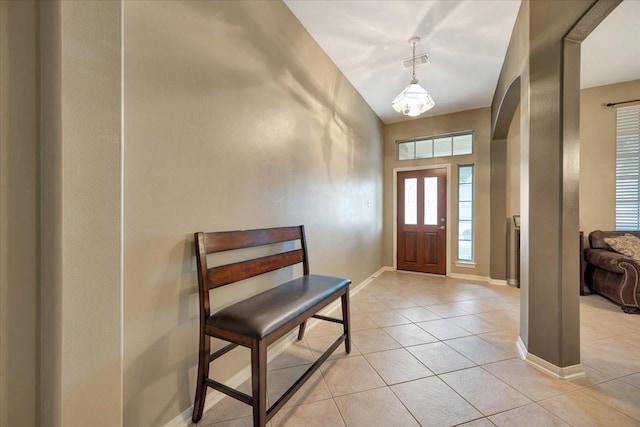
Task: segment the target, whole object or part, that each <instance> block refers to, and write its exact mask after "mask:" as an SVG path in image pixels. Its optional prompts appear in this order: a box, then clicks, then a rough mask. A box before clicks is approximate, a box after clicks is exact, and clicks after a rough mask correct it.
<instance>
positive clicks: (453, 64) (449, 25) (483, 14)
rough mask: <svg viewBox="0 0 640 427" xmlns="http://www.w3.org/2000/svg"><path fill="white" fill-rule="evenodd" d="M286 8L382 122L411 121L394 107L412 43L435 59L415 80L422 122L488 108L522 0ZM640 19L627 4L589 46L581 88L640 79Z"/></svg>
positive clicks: (401, 0)
mask: <svg viewBox="0 0 640 427" xmlns="http://www.w3.org/2000/svg"><path fill="white" fill-rule="evenodd" d="M284 1H285V3H286V4H287V6H288V7H289V9H291V11H292V12H293V13H294V15H295V16H296V17H297V18H298V20H299V21H300V22H301V23H302V25H304V27H305V28H306V29H307V31H309V33H310V34H311V36H312V37H313V38H314V39H315V40H316V42H317V43H318V44H319V45H320V47H321V48H322V49H323V50H324V51H325V52H326V53H327V55H328V56H329V57H330V58H331V59H332V60H333V62H334V63H335V64H336V66H337V67H338V68H339V69H340V71H342V73H343V74H344V75H345V76H346V78H347V79H348V80H349V81H350V82H351V84H353V86H354V87H355V88H356V90H358V92H359V93H360V94H361V95H362V97H363V98H364V100H365V101H366V102H367V103H368V104H369V105H370V106H371V108H372V109H373V110H374V111H375V113H376V114H377V115H378V116H379V117H380V118H381V119H382V121H383V122H384V123H394V122H399V121H403V120H411V119H412V118H411V117H406V116H403V115H402V114H400V113H397V112H396V111H395V110H393V108H391V101H392V100H393V98H395V97H396V95H398V93H400V92H401V91H402V90H403V89H404V88H405V87H406V86H407V85H408V84H409V81H410V80H411V69H405V68H404V67H403V65H402V60H403V59H407V58H409V59H410V58H411V45H410V44H409V43H408V40H409V39H410V38H411V37H414V36H418V37H420V38H421V41H420V42H419V43H418V44H417V45H416V55H420V54H421V53H428V54H429V57H430V61H429V62H427V63H426V64H424V65H419V66H417V67H416V74H417V78H418V80H419V81H420V84H421V85H422V86H423V87H424V88H425V89H426V90H427V91H428V92H429V93H430V94H431V96H432V97H433V99H434V100H435V102H436V106H435V107H434V108H433V109H431V110H429V111H428V112H427V113H425V114H423V115H421V116H420V117H427V116H435V115H441V114H447V113H452V112H456V111H464V110H469V109H473V108H480V107H487V106H489V105H491V100H492V98H493V93H494V91H495V88H496V84H497V81H498V76H499V74H500V69H501V68H502V63H503V61H504V57H505V53H506V50H507V46H508V45H509V39H510V37H511V32H512V30H513V25H514V23H515V20H516V15H517V13H518V9H519V8H520V0H483V1H477V0H460V1H442V0H424V1H411V0H409V1H405V0H389V1H386V0H369V1H367V0H355V1H344V0H343V1H337V0H314V1H309V0H284ZM638 17H640V1H635V0H625V1H624V2H623V3H622V4H621V5H620V6H618V8H616V9H615V10H614V11H613V12H612V13H611V15H609V17H607V19H606V20H605V21H604V22H603V23H602V24H601V25H600V26H599V27H598V28H597V29H596V30H595V31H594V32H593V33H592V34H591V35H590V36H589V37H588V38H587V40H585V42H584V43H583V49H582V60H583V66H582V84H583V87H592V86H599V85H602V84H609V83H615V82H620V81H627V80H634V79H637V78H640V31H637V20H638ZM634 26H636V27H635V28H636V31H635V32H634V31H633V29H634ZM632 53H633V54H632Z"/></svg>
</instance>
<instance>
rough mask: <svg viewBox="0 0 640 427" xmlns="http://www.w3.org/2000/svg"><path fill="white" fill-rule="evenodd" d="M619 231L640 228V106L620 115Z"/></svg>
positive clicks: (618, 157) (618, 144)
mask: <svg viewBox="0 0 640 427" xmlns="http://www.w3.org/2000/svg"><path fill="white" fill-rule="evenodd" d="M616 230H640V106H638V105H636V106H631V107H621V108H618V111H617V115H616Z"/></svg>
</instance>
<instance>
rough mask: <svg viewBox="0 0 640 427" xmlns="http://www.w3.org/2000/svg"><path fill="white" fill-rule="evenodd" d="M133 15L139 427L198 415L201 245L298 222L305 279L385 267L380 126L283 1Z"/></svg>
mask: <svg viewBox="0 0 640 427" xmlns="http://www.w3.org/2000/svg"><path fill="white" fill-rule="evenodd" d="M124 14H125V33H124V34H125V39H124V49H125V61H124V64H125V70H124V73H125V74H124V75H125V82H124V83H125V84H124V87H125V96H124V105H125V116H124V123H125V143H124V147H125V148H124V150H125V152H124V154H125V161H124V164H125V170H124V182H125V187H124V213H125V219H124V222H125V230H124V239H125V241H124V244H125V246H124V249H125V264H124V267H125V270H124V305H125V313H124V334H125V348H124V350H125V352H124V425H126V426H136V427H144V426H157V425H163V424H165V423H166V422H168V421H169V420H171V419H172V418H174V417H176V416H177V415H178V414H180V413H181V412H182V411H184V410H186V409H187V408H188V407H189V406H190V405H191V404H192V403H193V401H192V398H193V393H194V379H195V373H196V372H195V371H196V361H197V357H196V355H197V332H198V323H197V321H198V306H197V290H196V283H197V278H196V272H195V261H194V252H193V249H192V246H193V238H192V233H193V232H195V231H213V230H229V229H246V228H255V227H271V226H282V225H292V224H304V225H305V226H306V231H307V234H308V236H307V238H308V242H309V255H310V260H311V270H312V272H316V273H319V272H324V273H328V274H337V275H344V276H348V277H350V278H351V279H352V280H353V282H354V283H355V284H357V283H359V282H361V281H362V280H363V279H365V278H367V277H368V276H369V275H371V274H372V273H373V272H375V271H377V270H378V269H379V268H380V267H381V266H382V256H381V247H382V245H381V233H382V215H381V212H382V131H381V129H382V124H381V122H380V121H379V119H378V118H377V117H376V116H375V114H374V113H373V112H372V111H371V109H370V108H369V107H368V106H367V105H366V103H365V102H364V101H363V100H362V98H361V97H360V96H359V95H358V93H357V92H356V91H355V90H354V88H353V87H352V86H351V85H350V84H349V82H348V81H347V80H346V79H345V78H344V77H343V76H342V74H341V73H340V71H339V70H338V69H337V68H336V67H335V65H334V64H333V63H332V62H331V61H330V60H329V59H328V57H327V56H326V55H325V54H324V53H323V52H322V50H321V49H320V48H319V46H318V45H317V44H316V43H315V42H314V41H313V40H312V38H311V37H310V36H309V34H308V33H307V32H306V31H305V29H304V28H303V27H302V26H301V24H300V23H299V22H298V21H297V20H296V19H295V17H294V16H293V15H292V14H291V13H290V11H289V9H288V8H287V7H286V6H285V5H284V4H283V3H281V2H159V3H153V4H151V3H144V2H125V4H124ZM168 29H170V30H168ZM369 202H370V203H369ZM274 283H275V282H272V281H260V282H259V283H253V284H250V286H248V287H241V288H239V287H233V288H230V287H229V289H227V288H225V289H222V290H220V291H219V292H218V291H216V292H213V293H212V297H213V298H214V301H215V302H214V305H215V306H220V305H221V304H225V303H228V302H229V301H232V300H236V299H238V298H242V297H243V296H246V295H248V294H250V293H253V292H256V291H257V290H258V289H262V288H264V287H268V286H272V285H273V284H274ZM248 360H249V359H248V352H247V351H246V350H241V349H237V350H234V351H233V352H232V353H231V354H230V355H228V356H225V357H224V358H222V359H221V360H220V363H215V364H213V365H212V373H213V376H214V377H216V378H219V379H222V380H226V379H229V378H230V377H231V376H232V375H234V374H235V373H236V372H237V371H238V370H239V369H240V368H242V367H244V366H246V364H247V363H248Z"/></svg>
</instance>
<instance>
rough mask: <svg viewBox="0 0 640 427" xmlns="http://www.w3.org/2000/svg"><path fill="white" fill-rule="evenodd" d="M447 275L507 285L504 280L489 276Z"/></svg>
mask: <svg viewBox="0 0 640 427" xmlns="http://www.w3.org/2000/svg"><path fill="white" fill-rule="evenodd" d="M449 277H451V278H453V279H462V280H474V281H476V282H487V283H489V284H490V285H497V286H508V283H507V281H506V280H502V279H492V278H491V277H489V276H476V275H473V274H460V273H449Z"/></svg>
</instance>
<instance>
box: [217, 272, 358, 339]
mask: <svg viewBox="0 0 640 427" xmlns="http://www.w3.org/2000/svg"><path fill="white" fill-rule="evenodd" d="M349 283H351V281H350V280H349V279H344V278H341V277H332V276H321V275H318V274H311V275H308V276H302V277H299V278H297V279H294V280H291V281H289V282H286V283H283V284H282V285H280V286H276V287H275V288H272V289H269V290H268V291H264V292H262V293H259V294H257V295H254V296H252V297H251V298H248V299H246V300H243V301H240V302H238V303H236V304H233V305H232V306H230V307H227V308H224V309H222V310H220V311H218V312H217V313H214V314H212V315H211V316H210V317H209V319H207V325H208V326H214V327H216V328H218V329H221V330H225V331H228V332H231V333H234V334H239V335H246V336H248V337H251V338H264V337H266V336H267V335H269V334H270V333H272V332H274V331H275V330H276V329H278V328H279V327H281V326H282V325H284V324H286V323H287V322H290V321H292V320H293V319H295V318H296V317H298V316H300V315H301V314H302V313H304V312H306V311H307V310H309V309H310V308H312V307H313V306H315V305H316V304H318V303H320V302H322V301H324V300H326V299H327V298H329V297H331V296H332V295H334V294H335V293H336V292H338V291H340V290H342V289H343V288H345V287H347V286H349ZM247 313H251V315H250V316H247Z"/></svg>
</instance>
